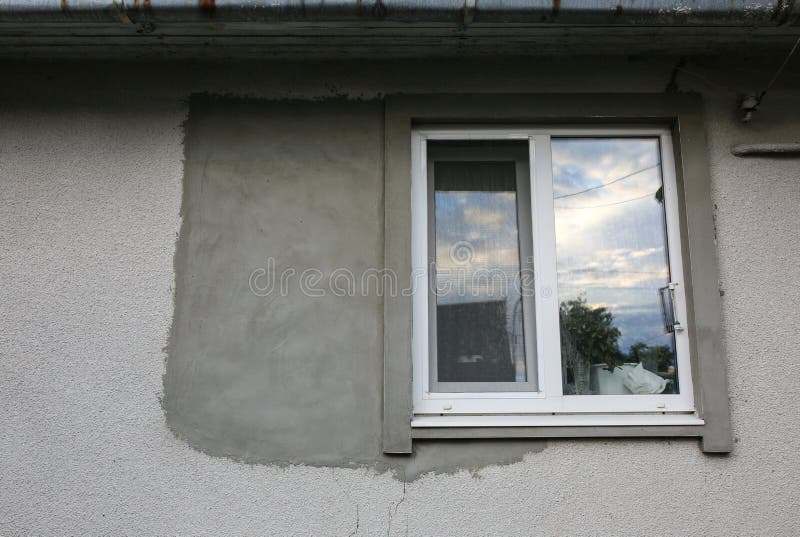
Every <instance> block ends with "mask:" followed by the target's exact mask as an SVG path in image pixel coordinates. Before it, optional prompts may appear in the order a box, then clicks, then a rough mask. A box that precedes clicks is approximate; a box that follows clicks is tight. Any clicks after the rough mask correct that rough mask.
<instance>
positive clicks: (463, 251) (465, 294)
mask: <svg viewBox="0 0 800 537" xmlns="http://www.w3.org/2000/svg"><path fill="white" fill-rule="evenodd" d="M435 196H436V198H435V207H436V271H437V286H438V288H439V289H440V290H441V291H442V292H441V293H440V299H439V302H440V303H445V304H447V303H455V302H475V301H478V300H486V299H492V298H503V297H507V296H508V291H509V290H508V289H507V288H508V287H510V288H512V289H511V291H512V292H513V288H514V287H515V282H516V278H517V277H518V274H519V247H518V238H517V207H516V192H468V191H437V192H436V194H435ZM501 274H502V275H503V280H504V281H502V282H501V281H500V278H499V276H500V275H501ZM482 275H487V276H492V279H490V278H483V277H481V276H482Z"/></svg>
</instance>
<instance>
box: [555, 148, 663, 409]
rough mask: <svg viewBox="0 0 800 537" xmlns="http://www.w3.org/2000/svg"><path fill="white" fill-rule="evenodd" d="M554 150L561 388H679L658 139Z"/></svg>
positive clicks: (635, 390)
mask: <svg viewBox="0 0 800 537" xmlns="http://www.w3.org/2000/svg"><path fill="white" fill-rule="evenodd" d="M552 150H553V153H552V154H553V189H554V198H555V199H554V205H555V218H556V248H557V269H558V293H559V300H560V324H561V347H562V348H561V356H562V373H563V380H564V393H565V394H579V395H584V394H599V395H605V394H617V395H618V394H631V393H677V392H678V385H677V372H676V367H677V363H676V359H675V338H674V335H673V333H672V324H671V323H670V322H669V317H671V300H670V295H669V290H668V289H667V284H668V282H669V281H670V274H669V261H668V251H667V240H666V222H665V212H664V205H663V200H664V196H663V188H662V178H661V163H660V148H659V141H658V139H657V138H553V140H552Z"/></svg>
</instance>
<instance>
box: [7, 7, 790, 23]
mask: <svg viewBox="0 0 800 537" xmlns="http://www.w3.org/2000/svg"><path fill="white" fill-rule="evenodd" d="M794 4H797V5H794ZM798 6H800V0H611V1H603V0H572V1H564V2H563V3H562V1H561V0H0V23H73V24H75V23H106V24H109V23H110V24H113V23H131V22H134V23H142V22H148V21H149V22H152V23H159V22H162V23H173V24H181V23H203V22H206V23H207V22H209V21H214V22H220V23H262V24H286V23H306V24H340V23H341V24H359V23H360V24H363V23H372V24H378V23H412V22H413V23H423V24H424V23H429V24H431V25H436V24H462V25H463V24H467V25H468V24H473V23H474V24H526V25H531V24H542V25H559V26H581V25H587V26H591V25H599V26H689V27H691V26H697V27H708V26H725V27H775V26H781V25H795V24H798V22H800V13H799V12H800V9H798Z"/></svg>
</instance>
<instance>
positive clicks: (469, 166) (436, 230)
mask: <svg viewBox="0 0 800 537" xmlns="http://www.w3.org/2000/svg"><path fill="white" fill-rule="evenodd" d="M523 151H524V146H523ZM525 166H527V162H526V163H525ZM526 181H527V178H526ZM518 195H519V192H518V177H517V165H516V162H515V161H514V160H500V159H498V160H496V161H495V160H481V161H478V160H447V159H446V158H442V159H441V160H436V161H435V162H434V166H433V205H434V211H433V213H434V214H433V241H432V242H433V245H434V252H433V257H434V260H435V271H434V273H433V280H434V281H433V284H434V285H435V291H434V295H435V309H436V312H435V319H436V325H435V356H436V364H433V365H434V367H435V369H436V375H437V377H438V378H437V381H438V382H439V383H480V385H478V386H475V389H476V390H492V389H493V388H492V385H491V384H489V385H487V383H525V382H526V381H528V380H529V379H528V377H529V371H528V364H527V363H526V352H525V351H526V348H525V337H524V336H525V323H523V313H524V306H523V297H522V295H523V293H521V291H520V289H521V279H520V233H519V229H520V226H519V218H518V217H519V214H518V201H519V200H518ZM461 389H462V388H459V387H457V386H456V387H453V385H450V387H449V388H448V390H447V391H459V390H461ZM494 389H497V388H496V387H495V388H494Z"/></svg>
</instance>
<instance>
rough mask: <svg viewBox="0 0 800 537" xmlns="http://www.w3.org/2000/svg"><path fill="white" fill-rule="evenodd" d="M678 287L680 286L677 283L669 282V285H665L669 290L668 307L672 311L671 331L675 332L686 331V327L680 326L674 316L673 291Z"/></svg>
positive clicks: (676, 317)
mask: <svg viewBox="0 0 800 537" xmlns="http://www.w3.org/2000/svg"><path fill="white" fill-rule="evenodd" d="M678 285H680V284H678V282H669V284H667V287H668V288H669V305H670V308H671V309H672V329H673V330H674V331H675V332H680V331H682V330H686V327H685V326H683V325H682V324H681V322H680V321H679V320H678V316H677V315H676V314H675V289H677V287H678Z"/></svg>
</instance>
